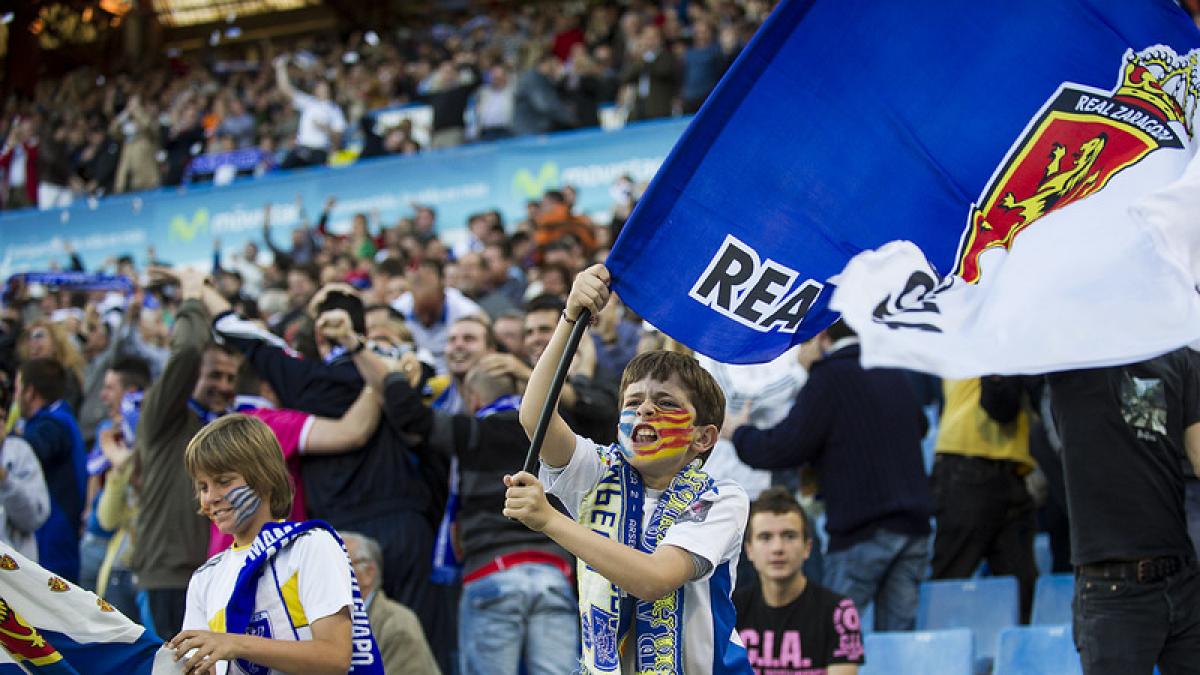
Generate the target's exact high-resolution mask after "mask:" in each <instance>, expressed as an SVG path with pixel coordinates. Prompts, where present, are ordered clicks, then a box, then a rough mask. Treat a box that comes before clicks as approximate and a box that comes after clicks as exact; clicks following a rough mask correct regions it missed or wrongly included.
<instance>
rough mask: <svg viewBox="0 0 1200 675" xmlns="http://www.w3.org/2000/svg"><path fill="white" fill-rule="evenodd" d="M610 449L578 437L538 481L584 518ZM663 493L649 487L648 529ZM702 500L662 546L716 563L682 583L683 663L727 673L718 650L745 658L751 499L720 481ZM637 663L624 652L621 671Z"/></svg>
mask: <svg viewBox="0 0 1200 675" xmlns="http://www.w3.org/2000/svg"><path fill="white" fill-rule="evenodd" d="M607 451H608V449H607V448H605V447H604V446H600V445H597V444H596V443H595V442H594V441H591V440H588V439H586V438H583V437H582V436H576V437H575V451H574V453H573V454H572V455H571V461H570V462H569V463H568V464H567V465H566V466H565V467H562V468H558V469H552V468H549V467H547V466H545V465H542V468H541V470H540V472H539V475H538V479H539V480H541V481H542V483H543V485H545V487H546V491H547V492H548V493H550V494H552V495H555V496H557V497H558V498H559V499H561V500H562V502H563V505H565V506H566V507H567V511H568V513H570V514H571V517H572V518H575V519H578V518H579V507H580V505H581V503H582V502H583V498H584V497H585V496H587V494H588V493H589V492H591V491H592V490H593V489H594V488H595V487H596V485H597V484H599V483H600V480H601V479H602V478H603V477H604V474H605V472H606V471H607V469H608V467H607V466H605V464H604V462H603V461H602V460H601V454H602V453H604V452H607ZM659 495H661V491H651V490H647V493H646V496H645V500H644V502H643V507H642V508H643V512H642V528H643V531H645V528H646V526H647V523H649V521H650V518H652V517H653V515H654V510H655V506H656V505H657V503H658V497H659ZM700 501H701V502H705V503H707V506H702V507H701V508H699V509H692V510H691V512H690V513H688V514H685V515H683V516H680V518H679V520H677V521H676V522H675V524H674V525H672V526H671V527H670V529H668V530H667V533H666V535H664V536H663V538H662V541H660V542H659V544H658V545H659V546H660V547H662V546H677V547H679V548H682V549H683V550H685V551H688V552H689V553H692V554H694V555H697V556H700V557H701V558H704V559H705V560H707V561H708V562H709V563H710V564H711V565H712V567H711V568H710V569H709V571H708V572H707V573H706V574H705V575H704V576H702V577H700V578H698V579H694V580H692V581H689V582H687V583H685V584H684V585H683V666H684V672H688V673H713V672H723V671H722V669H721V668H720V667H717V666H715V664H714V660H715V659H716V658H717V657H718V656H719V654H725V653H727V652H729V651H732V652H734V653H740V654H741V655H742V658H743V659H744V658H745V656H744V653H745V647H743V646H742V641H741V638H740V637H739V636H738V634H737V631H735V630H734V629H733V623H734V616H733V601H732V600H731V595H732V593H733V587H734V586H735V585H736V583H737V566H738V558H739V557H740V555H741V550H742V537H743V534H744V532H745V529H746V519H747V517H748V516H749V513H750V500H749V499H748V498H747V497H746V492H745V491H744V490H742V488H741V487H740V486H739V485H738V484H737V483H734V482H732V481H726V480H717V481H716V485H715V486H714V487H713V489H712V490H710V491H709V492H706V493H704V494H703V495H701V496H700ZM718 631H720V633H719V634H718ZM718 639H719V640H721V649H720V650H718V649H717V644H718V643H717V640H718ZM730 643H732V644H730ZM633 662H634V659H633V655H632V654H631V653H627V654H625V655H623V658H622V659H621V671H622V672H623V673H632V672H633V666H634V663H633Z"/></svg>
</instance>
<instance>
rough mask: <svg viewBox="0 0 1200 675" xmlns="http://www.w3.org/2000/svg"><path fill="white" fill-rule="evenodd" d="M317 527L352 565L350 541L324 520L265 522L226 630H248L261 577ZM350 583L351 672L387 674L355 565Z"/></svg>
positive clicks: (237, 585)
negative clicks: (281, 552) (287, 550)
mask: <svg viewBox="0 0 1200 675" xmlns="http://www.w3.org/2000/svg"><path fill="white" fill-rule="evenodd" d="M315 529H324V530H325V531H327V532H329V534H331V535H333V538H334V540H336V541H337V543H338V545H340V546H341V547H342V551H343V552H344V553H346V564H347V565H351V562H350V553H349V552H347V551H346V544H344V543H343V542H342V538H341V537H339V536H338V534H337V531H335V530H334V529H333V527H331V526H330V525H328V524H326V523H324V522H322V521H320V520H306V521H304V522H302V523H267V524H266V525H263V529H262V531H261V532H259V533H258V536H257V537H255V538H254V542H253V543H252V544H250V555H249V556H248V557H247V558H246V562H244V563H242V569H241V570H240V571H238V575H237V580H236V581H235V582H234V584H233V593H232V594H230V596H229V604H228V605H226V606H225V632H227V633H230V634H235V635H236V634H241V633H245V632H246V629H247V628H248V627H249V626H250V618H251V616H253V614H254V596H255V595H256V594H257V592H258V580H259V579H260V578H261V577H262V574H263V571H264V570H265V569H266V566H267V563H269V562H270V561H271V559H272V558H274V557H275V556H276V555H277V554H278V553H279V552H280V551H282V550H283V549H285V548H287V547H288V546H290V545H291V544H292V543H293V542H294V541H296V538H297V537H299V536H300V535H301V534H304V533H305V532H308V531H310V530H315ZM350 584H351V590H352V592H353V597H354V604H353V606H351V608H350V620H351V624H352V626H353V627H352V629H351V630H352V633H351V634H352V635H353V636H354V639H353V640H352V643H353V645H354V651H353V652H352V653H351V657H350V671H349V672H351V673H354V675H383V659H382V658H381V657H380V656H379V647H378V645H376V644H375V636H374V634H372V633H371V623H370V622H369V621H368V620H367V606H366V604H365V603H364V602H363V598H362V592H361V591H360V590H359V588H358V579H357V578H356V577H355V576H354V567H353V565H351V567H350ZM238 665H239V666H240V667H241V668H242V670H244V671H245V672H247V673H257V672H264V673H265V672H267V669H265V668H262V667H261V666H258V665H257V664H254V663H250V662H248V661H245V660H241V659H239V660H238Z"/></svg>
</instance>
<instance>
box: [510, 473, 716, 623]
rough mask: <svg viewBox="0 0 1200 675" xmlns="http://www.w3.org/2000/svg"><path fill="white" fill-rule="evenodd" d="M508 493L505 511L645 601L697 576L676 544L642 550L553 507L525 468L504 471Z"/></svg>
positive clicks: (689, 555) (693, 564)
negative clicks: (654, 549) (511, 473)
mask: <svg viewBox="0 0 1200 675" xmlns="http://www.w3.org/2000/svg"><path fill="white" fill-rule="evenodd" d="M504 484H505V485H506V486H508V492H507V493H506V495H505V500H504V515H505V516H507V517H509V518H516V519H517V520H520V521H521V522H522V523H524V524H525V526H526V527H528V528H529V529H531V530H536V531H539V532H542V533H543V534H545V535H546V536H548V537H550V538H551V539H553V540H554V541H555V542H557V543H558V545H559V546H562V547H563V548H565V549H567V550H568V551H570V552H571V553H573V554H575V556H576V557H577V558H579V559H580V560H582V561H584V562H586V563H587V564H588V565H591V566H592V569H594V570H596V571H597V572H599V573H600V575H601V576H603V577H604V578H605V579H608V580H609V581H611V582H612V583H614V584H616V585H617V586H619V587H621V589H622V590H624V591H625V592H626V593H628V594H630V595H632V596H634V597H635V598H639V599H641V600H645V601H647V602H650V601H653V600H657V599H659V598H661V597H663V596H665V595H666V594H668V593H670V592H672V591H674V590H675V589H677V588H679V587H680V586H682V585H684V584H685V583H687V581H688V580H689V579H691V578H692V577H694V576H695V575H696V572H697V571H698V570H697V569H696V563H695V562H693V559H692V554H691V553H688V552H687V551H685V550H684V549H682V548H679V547H677V546H671V545H666V546H660V547H659V548H658V550H656V551H655V552H654V553H643V552H642V551H639V550H637V549H633V548H630V547H628V546H626V545H624V544H622V543H620V542H618V541H616V540H613V539H609V538H608V537H605V536H603V535H601V534H599V533H597V532H593V531H591V530H589V529H587V528H586V527H584V526H583V525H580V524H579V523H577V522H575V521H574V520H571V519H570V518H569V517H567V516H565V515H563V514H562V513H560V512H559V511H557V510H556V509H555V508H554V507H553V506H551V505H550V502H549V501H547V500H546V493H545V492H544V491H543V489H542V484H541V483H540V482H539V481H538V480H537V479H536V478H534V477H533V475H532V474H529V473H526V472H524V471H522V472H520V473H518V474H516V475H515V476H505V477H504Z"/></svg>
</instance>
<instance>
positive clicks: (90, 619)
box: [0, 542, 173, 675]
mask: <svg viewBox="0 0 1200 675" xmlns="http://www.w3.org/2000/svg"><path fill="white" fill-rule="evenodd" d="M161 646H162V645H161V643H160V642H159V641H158V640H157V639H156V638H155V637H154V636H153V635H150V634H149V633H147V632H146V629H145V628H143V627H142V626H140V625H138V624H136V623H133V622H132V621H130V620H129V619H127V618H126V617H125V616H124V615H123V614H121V613H120V612H118V611H117V610H116V609H115V608H113V606H112V605H110V604H108V603H107V602H105V601H104V600H102V599H101V598H99V597H97V596H96V594H95V593H92V592H90V591H85V590H83V589H82V588H80V587H78V586H76V585H74V584H71V583H69V582H67V581H65V580H63V579H61V578H59V577H57V576H55V575H54V574H52V573H50V572H49V571H48V570H46V569H44V568H42V567H41V566H39V565H38V564H37V563H35V562H33V561H31V560H29V559H28V558H25V557H24V556H22V555H21V554H20V553H17V551H16V550H15V549H13V548H12V547H11V546H9V545H8V544H5V543H3V542H0V647H2V649H0V674H5V673H26V672H28V673H48V674H55V675H59V674H61V675H73V674H75V673H122V674H124V673H131V674H134V675H136V674H144V675H151V674H152V673H154V674H158V673H163V672H173V669H172V668H166V669H164V668H163V667H162V666H160V667H158V668H155V667H154V665H153V664H154V660H155V655H156V654H157V653H158V652H159V649H160V647H161ZM170 661H171V660H170V659H169V658H168V659H166V662H167V663H170Z"/></svg>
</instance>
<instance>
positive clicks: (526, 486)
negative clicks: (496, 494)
mask: <svg viewBox="0 0 1200 675" xmlns="http://www.w3.org/2000/svg"><path fill="white" fill-rule="evenodd" d="M504 485H505V486H506V487H508V491H507V492H505V493H504V512H503V513H504V515H505V516H506V517H508V518H516V519H517V520H519V521H521V523H522V524H524V525H525V527H528V528H529V529H531V530H533V531H534V532H541V531H542V530H544V529H546V525H547V524H548V523H549V522H550V519H551V518H552V517H554V516H555V515H556V514H558V511H555V510H554V507H553V506H550V502H549V501H548V500H547V499H546V492H545V490H544V489H543V488H542V483H541V481H539V480H538V479H537V478H536V477H534V475H533V474H531V473H529V472H527V471H520V472H518V473H517V474H516V475H514V476H505V477H504Z"/></svg>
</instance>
